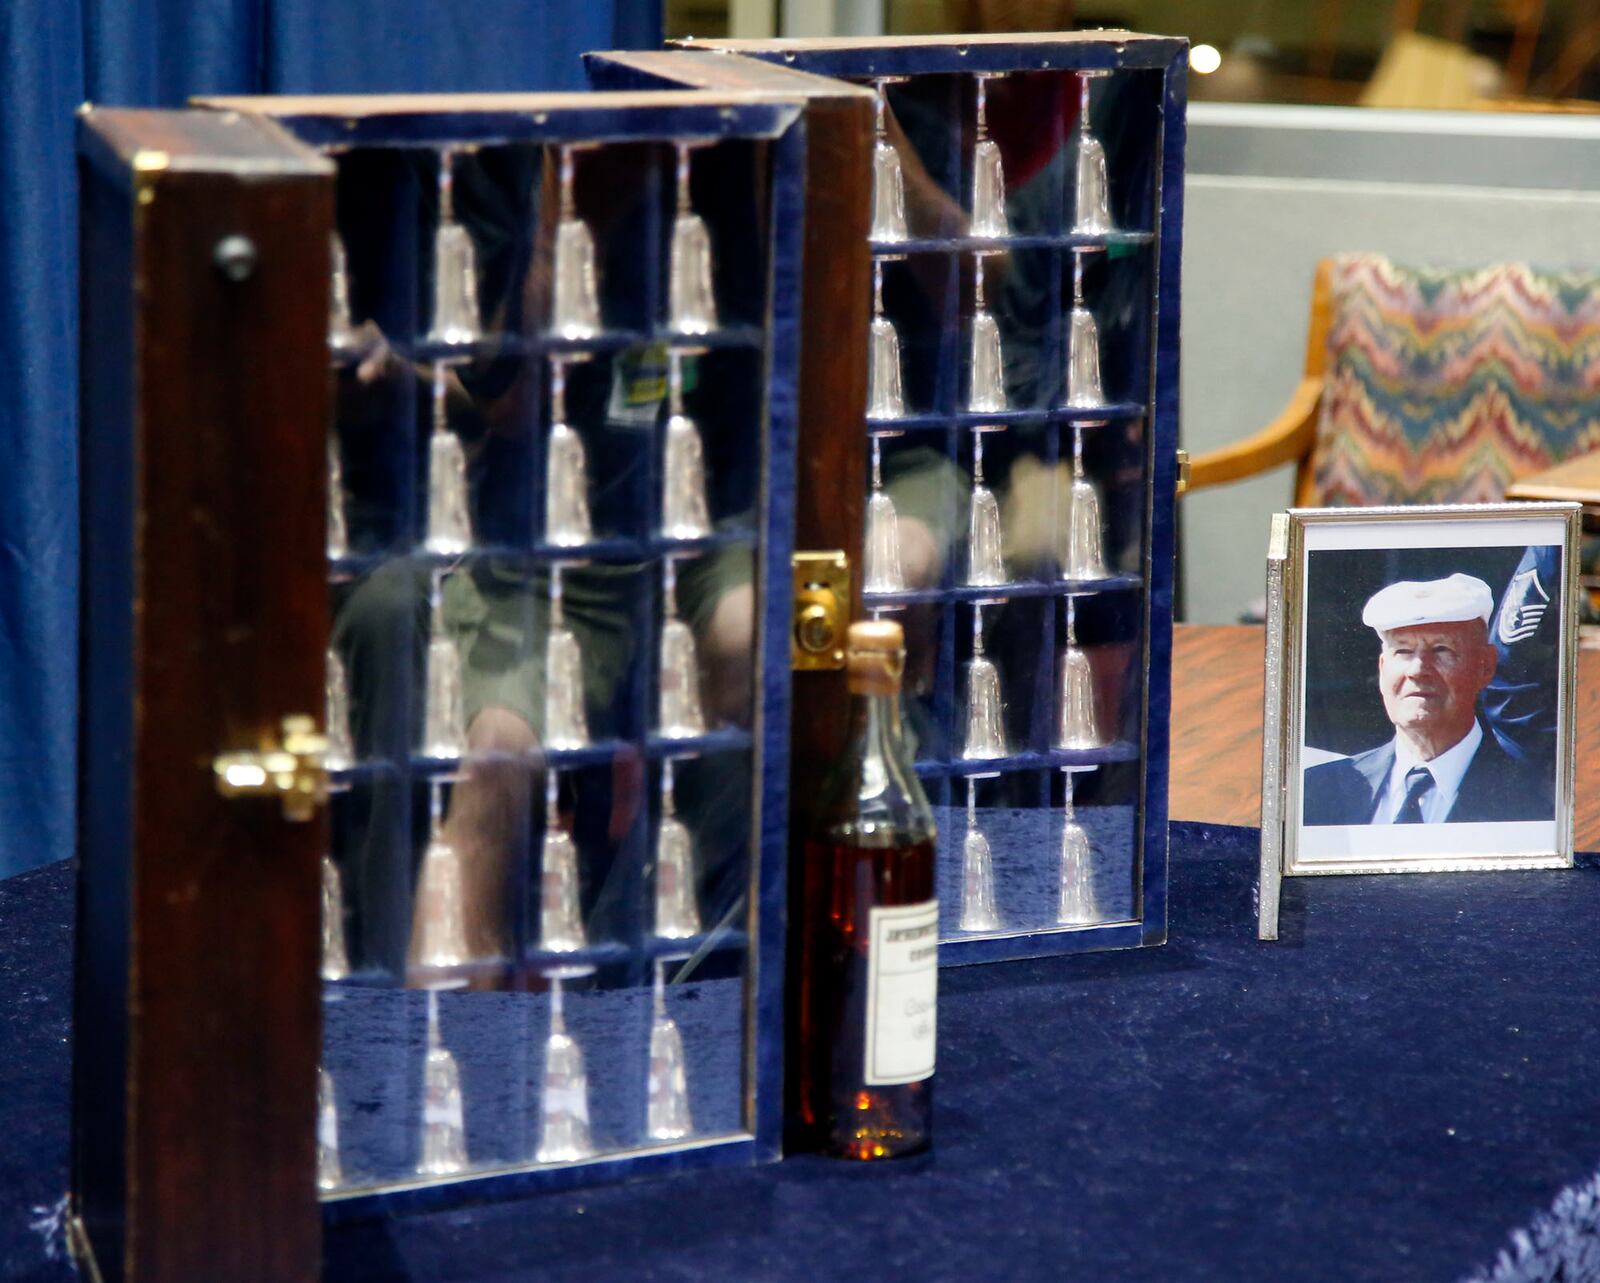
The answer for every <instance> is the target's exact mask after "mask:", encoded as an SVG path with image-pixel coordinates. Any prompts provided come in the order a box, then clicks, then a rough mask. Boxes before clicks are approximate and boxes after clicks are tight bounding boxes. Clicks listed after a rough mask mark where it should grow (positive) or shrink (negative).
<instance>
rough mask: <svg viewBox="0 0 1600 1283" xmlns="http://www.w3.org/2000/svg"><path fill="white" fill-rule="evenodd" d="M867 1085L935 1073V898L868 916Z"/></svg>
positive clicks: (910, 1080)
mask: <svg viewBox="0 0 1600 1283" xmlns="http://www.w3.org/2000/svg"><path fill="white" fill-rule="evenodd" d="M867 930H868V944H867V1039H866V1042H867V1063H866V1071H865V1081H866V1084H867V1086H869V1087H885V1086H890V1085H892V1084H895V1083H915V1082H921V1081H922V1080H923V1079H924V1078H931V1077H933V1053H934V1042H935V1037H934V1035H935V1020H934V1015H935V1007H936V1004H937V1000H938V992H939V902H938V901H937V900H927V901H925V902H924V903H922V904H903V905H893V906H891V907H888V908H875V909H873V910H871V912H870V914H869V915H868V920H867Z"/></svg>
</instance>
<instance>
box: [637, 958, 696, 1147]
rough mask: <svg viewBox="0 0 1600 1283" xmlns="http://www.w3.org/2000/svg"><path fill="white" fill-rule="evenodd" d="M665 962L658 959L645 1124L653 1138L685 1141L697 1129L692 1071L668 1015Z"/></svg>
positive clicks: (675, 1027) (674, 1024)
mask: <svg viewBox="0 0 1600 1283" xmlns="http://www.w3.org/2000/svg"><path fill="white" fill-rule="evenodd" d="M663 968H664V963H663V962H662V961H661V960H660V959H657V960H656V968H655V970H656V978H655V1001H654V1004H653V1014H652V1016H651V1020H650V1074H649V1079H648V1083H647V1086H646V1101H645V1126H646V1130H647V1131H648V1133H649V1136H650V1139H651V1140H682V1139H683V1138H684V1137H685V1136H689V1135H691V1134H693V1132H694V1120H693V1118H692V1117H691V1115H690V1113H689V1073H688V1065H687V1062H686V1060H685V1058H684V1054H683V1035H682V1034H681V1033H680V1032H679V1031H678V1025H677V1022H676V1021H675V1020H673V1019H672V1017H671V1016H669V1015H668V1014H667V990H666V983H665V976H664V974H663Z"/></svg>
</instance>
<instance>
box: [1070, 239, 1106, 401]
mask: <svg viewBox="0 0 1600 1283" xmlns="http://www.w3.org/2000/svg"><path fill="white" fill-rule="evenodd" d="M1105 403H1106V397H1105V392H1104V390H1103V388H1102V387H1101V383H1100V327H1099V326H1098V325H1097V324H1096V323H1095V319H1094V313H1093V312H1091V311H1090V310H1089V308H1088V305H1087V304H1085V302H1084V300H1083V254H1082V253H1081V252H1079V251H1076V250H1075V251H1074V252H1073V255H1072V312H1071V313H1070V315H1069V316H1068V318H1067V396H1066V405H1067V406H1069V407H1070V408H1072V409H1075V410H1097V409H1100V408H1101V407H1102V406H1104V405H1105Z"/></svg>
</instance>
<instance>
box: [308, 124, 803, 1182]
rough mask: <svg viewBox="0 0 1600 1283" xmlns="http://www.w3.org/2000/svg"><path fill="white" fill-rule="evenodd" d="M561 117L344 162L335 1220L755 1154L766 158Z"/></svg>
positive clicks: (327, 885) (334, 574)
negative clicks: (635, 1158)
mask: <svg viewBox="0 0 1600 1283" xmlns="http://www.w3.org/2000/svg"><path fill="white" fill-rule="evenodd" d="M546 119H548V118H546ZM554 119H555V120H556V125H555V126H553V127H551V129H547V130H546V131H545V132H546V134H547V136H546V137H543V138H534V139H530V140H522V141H519V140H517V139H515V138H512V139H489V140H481V139H475V140H474V141H472V142H470V143H463V144H459V145H457V144H455V143H452V142H451V141H449V136H448V132H447V130H442V129H441V128H440V127H438V126H437V125H435V126H434V127H433V128H432V129H431V130H425V131H421V132H424V133H429V132H431V133H432V134H434V135H435V137H434V138H431V139H429V141H428V142H427V144H426V145H416V144H413V143H410V142H399V141H391V140H390V139H388V138H385V137H381V135H382V133H383V127H382V122H381V121H377V122H374V121H370V120H369V121H366V122H364V124H363V130H364V132H365V133H366V134H367V135H373V136H377V137H376V140H375V141H371V142H365V141H363V142H358V143H356V144H354V145H338V146H332V147H327V146H325V148H324V149H325V150H326V151H328V152H329V154H330V155H331V156H332V158H333V159H334V160H335V162H336V164H337V168H338V178H337V215H336V223H337V233H336V235H335V237H334V239H333V241H332V243H331V244H330V246H329V255H330V265H331V273H332V277H331V279H332V288H331V291H330V293H331V314H330V319H329V350H330V353H331V378H332V380H333V388H334V391H333V396H334V407H335V410H334V419H333V424H332V430H331V432H330V434H329V438H328V454H327V468H328V495H329V501H328V512H327V532H328V546H327V555H328V592H329V597H330V604H331V608H332V609H331V614H332V619H333V625H332V632H331V636H330V637H329V638H328V649H327V728H328V739H329V753H328V766H329V768H330V783H331V790H332V798H331V808H330V809H331V826H330V827H331V849H330V850H329V852H328V855H327V859H326V860H325V861H324V865H323V901H324V933H323V935H324V938H323V975H324V980H325V985H324V1005H323V1020H324V1058H323V1071H322V1078H321V1099H320V1113H319V1139H320V1142H321V1144H320V1155H321V1170H320V1172H319V1184H320V1186H321V1188H322V1189H323V1190H324V1191H325V1193H326V1194H327V1195H329V1196H333V1197H339V1196H347V1195H350V1194H364V1193H370V1192H375V1191H380V1190H385V1189H392V1188H394V1187H397V1186H406V1185H417V1184H432V1183H439V1182H445V1181H451V1180H455V1179H458V1178H462V1177H468V1176H477V1175H483V1174H489V1173H495V1172H504V1171H513V1170H523V1169H530V1168H531V1169H537V1168H540V1167H557V1166H568V1165H572V1164H579V1163H584V1162H587V1161H589V1160H594V1159H606V1158H617V1157H627V1156H631V1155H637V1154H647V1153H649V1152H651V1151H661V1150H670V1149H676V1148H682V1147H685V1146H691V1145H692V1146H703V1145H705V1144H706V1143H707V1142H711V1141H716V1140H719V1139H723V1140H728V1139H736V1138H739V1137H748V1136H749V1135H750V1134H751V1133H752V1131H753V1130H754V1128H755V1123H754V1120H753V1118H752V1113H751V1111H752V1104H751V1101H752V1097H753V1092H754V1070H753V1068H752V1065H753V1061H754V1058H755V1056H756V1051H755V1032H756V1031H755V1030H754V1029H753V1028H752V1027H751V1023H750V1022H751V1020H752V1018H753V1017H752V1015H751V1013H752V1011H753V1010H755V1009H756V1005H755V1004H754V1002H753V1001H752V986H753V973H754V970H755V967H754V958H755V945H754V938H755V936H756V933H757V929H758V926H759V923H760V920H761V915H759V914H758V912H757V908H756V904H755V900H756V892H757V889H758V875H759V869H760V858H761V855H762V849H763V848H762V842H761V835H762V827H761V825H762V809H763V798H762V787H763V778H762V770H763V766H764V765H766V763H764V760H763V755H762V753H761V752H760V751H759V748H758V742H757V740H758V735H759V733H760V728H761V726H762V724H763V717H764V715H765V716H766V717H769V718H770V717H771V715H772V710H771V709H770V707H766V706H764V704H763V699H764V698H770V691H769V693H768V695H767V696H765V697H764V696H763V694H762V691H763V667H764V665H763V660H762V638H763V636H764V633H765V632H766V629H765V626H764V624H763V620H762V607H761V605H760V604H759V603H760V602H761V601H762V600H764V595H763V593H762V592H761V585H762V583H763V581H764V577H765V573H766V572H765V570H764V568H763V567H764V563H763V558H764V557H765V556H766V555H767V554H768V553H769V551H771V549H770V548H769V533H768V522H769V516H770V512H769V508H768V505H767V483H768V470H769V466H770V464H771V462H772V461H771V459H770V458H769V453H768V441H769V437H768V433H767V427H768V386H769V378H770V377H771V373H772V361H771V355H772V354H771V351H770V344H769V335H770V331H769V325H770V316H771V310H772V305H773V299H772V280H773V263H772V255H773V251H774V242H773V232H772V214H773V200H772V195H771V185H772V176H773V172H774V154H773V152H774V147H773V144H772V143H771V142H769V141H767V140H764V139H762V138H751V137H730V136H719V135H716V134H713V135H711V136H678V135H675V134H674V132H673V130H672V129H671V128H670V127H665V128H662V129H661V132H660V135H659V136H655V137H650V136H645V137H639V136H628V137H622V138H617V137H601V138H590V137H570V138H569V137H564V136H559V129H560V123H561V122H560V119H559V116H557V117H555V118H554ZM290 123H291V127H292V128H295V129H296V130H297V131H298V132H301V133H302V134H303V135H309V136H310V137H311V139H312V140H313V141H316V142H319V143H320V142H324V141H325V139H324V137H323V136H324V135H325V134H327V133H328V132H329V128H328V123H327V122H324V121H319V120H316V119H309V120H308V119H301V120H299V121H291V122H290ZM541 123H545V122H541ZM724 128H726V127H725V126H724ZM552 129H553V130H554V131H556V132H557V135H558V136H555V137H551V136H548V135H549V134H550V133H551V132H552ZM394 132H395V133H396V134H397V135H398V136H399V137H402V138H405V137H408V136H414V135H415V134H416V133H417V132H419V131H417V130H416V129H415V128H412V129H410V130H409V131H408V130H401V129H396V130H395V131H394ZM441 139H442V140H443V141H441ZM782 555H783V557H784V559H785V561H786V559H787V552H786V551H784V552H783V554H782ZM768 785H769V787H770V781H769V782H768ZM767 805H771V803H770V802H768V803H767Z"/></svg>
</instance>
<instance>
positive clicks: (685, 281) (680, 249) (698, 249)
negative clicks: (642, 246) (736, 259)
mask: <svg viewBox="0 0 1600 1283" xmlns="http://www.w3.org/2000/svg"><path fill="white" fill-rule="evenodd" d="M689 150H690V144H688V143H679V144H678V212H677V215H676V216H675V217H674V218H673V220H672V250H671V253H670V255H669V279H668V284H667V295H668V308H669V313H670V315H669V320H668V326H669V328H670V329H671V330H672V332H673V333H674V334H709V333H710V332H711V331H712V330H714V329H716V328H717V299H716V295H715V294H714V293H713V292H712V288H711V233H710V232H709V231H707V230H706V221H705V219H703V218H701V217H700V215H699V214H697V213H695V212H694V207H693V205H692V204H691V203H690V200H689Z"/></svg>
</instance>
